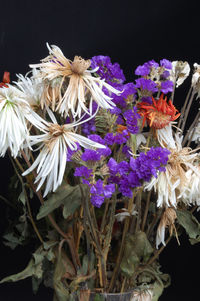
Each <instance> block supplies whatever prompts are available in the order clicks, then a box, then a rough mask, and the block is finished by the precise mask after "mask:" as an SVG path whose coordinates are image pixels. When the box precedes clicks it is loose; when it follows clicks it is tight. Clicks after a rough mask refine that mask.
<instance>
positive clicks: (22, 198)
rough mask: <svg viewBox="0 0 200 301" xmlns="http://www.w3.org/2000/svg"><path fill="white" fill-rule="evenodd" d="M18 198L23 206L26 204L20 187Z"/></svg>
mask: <svg viewBox="0 0 200 301" xmlns="http://www.w3.org/2000/svg"><path fill="white" fill-rule="evenodd" d="M18 200H19V201H21V202H22V204H23V205H24V206H25V204H26V197H25V193H24V189H22V192H21V193H20V195H19V197H18Z"/></svg>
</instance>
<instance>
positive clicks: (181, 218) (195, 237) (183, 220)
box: [176, 210, 200, 244]
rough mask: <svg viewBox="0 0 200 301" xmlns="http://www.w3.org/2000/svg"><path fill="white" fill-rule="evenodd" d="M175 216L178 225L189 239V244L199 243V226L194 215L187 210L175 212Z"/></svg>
mask: <svg viewBox="0 0 200 301" xmlns="http://www.w3.org/2000/svg"><path fill="white" fill-rule="evenodd" d="M176 214H177V220H178V222H179V224H180V225H181V226H182V227H183V228H184V229H185V231H186V232H187V234H188V236H189V238H190V243H191V244H195V243H198V242H200V224H199V222H198V220H197V219H196V218H195V217H194V215H192V213H191V212H190V211H188V210H176Z"/></svg>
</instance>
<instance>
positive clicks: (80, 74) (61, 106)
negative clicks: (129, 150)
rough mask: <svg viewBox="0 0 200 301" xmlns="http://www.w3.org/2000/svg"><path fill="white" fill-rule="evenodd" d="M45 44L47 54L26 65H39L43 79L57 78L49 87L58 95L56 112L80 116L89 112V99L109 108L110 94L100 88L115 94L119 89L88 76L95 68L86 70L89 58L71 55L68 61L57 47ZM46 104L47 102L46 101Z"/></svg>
mask: <svg viewBox="0 0 200 301" xmlns="http://www.w3.org/2000/svg"><path fill="white" fill-rule="evenodd" d="M47 47H48V49H49V53H50V54H49V56H47V57H46V58H44V59H43V60H42V63H40V64H35V65H30V67H31V68H40V71H41V73H40V77H41V78H42V79H43V80H48V81H54V83H55V80H57V85H56V84H55V85H54V87H52V90H53V91H54V94H56V95H57V96H58V97H59V101H58V103H57V107H56V110H59V113H61V114H62V115H64V116H65V117H66V116H67V115H68V113H69V111H71V113H72V115H73V117H74V118H75V117H77V116H78V117H80V116H81V114H82V112H83V111H84V112H85V113H88V114H90V115H91V114H92V102H93V101H95V102H96V103H97V104H98V106H99V107H101V108H104V109H111V108H113V107H114V106H115V104H114V103H113V102H112V98H111V97H109V96H107V95H105V93H104V92H103V91H102V89H103V88H106V89H107V90H108V91H109V92H111V93H115V94H117V95H118V94H120V93H121V92H120V91H118V90H116V89H115V88H113V87H112V86H110V85H109V84H107V83H106V82H105V81H104V80H102V79H100V78H99V77H94V76H92V73H94V72H95V71H96V70H97V68H96V69H94V70H88V68H89V67H90V64H91V62H90V60H84V59H83V58H81V57H79V56H75V57H74V60H73V61H70V60H69V59H67V58H66V57H65V56H64V54H63V53H62V51H61V50H60V48H59V47H57V46H54V45H52V46H51V47H52V48H50V47H49V45H48V44H47ZM58 87H59V93H58ZM56 89H57V90H56ZM52 93H53V92H52ZM61 95H62V96H61ZM46 105H47V106H49V104H48V103H47V104H46Z"/></svg>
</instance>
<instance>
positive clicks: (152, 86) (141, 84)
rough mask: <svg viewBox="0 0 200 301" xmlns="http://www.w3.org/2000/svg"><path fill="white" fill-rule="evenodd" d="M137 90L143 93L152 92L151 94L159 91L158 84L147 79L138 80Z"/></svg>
mask: <svg viewBox="0 0 200 301" xmlns="http://www.w3.org/2000/svg"><path fill="white" fill-rule="evenodd" d="M135 88H138V89H140V90H142V92H151V94H152V93H155V92H157V91H158V88H157V85H156V83H155V82H154V81H152V80H151V79H145V78H138V79H136V84H135ZM148 96H149V95H148Z"/></svg>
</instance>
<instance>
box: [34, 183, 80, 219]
mask: <svg viewBox="0 0 200 301" xmlns="http://www.w3.org/2000/svg"><path fill="white" fill-rule="evenodd" d="M80 185H81V186H82V188H83V189H85V185H83V184H80ZM80 185H76V186H70V185H67V184H62V185H61V186H60V187H59V188H58V189H57V190H56V192H55V193H52V194H51V195H50V197H49V198H48V200H47V201H45V202H44V204H43V205H42V206H41V207H40V210H39V213H38V215H37V219H41V218H43V217H45V216H47V215H48V214H49V213H51V212H52V211H53V210H55V209H56V208H58V207H60V205H64V210H63V216H64V218H67V217H68V216H69V215H71V214H73V213H74V211H75V210H76V209H77V208H78V207H79V206H80V204H81V197H82V196H81V190H80Z"/></svg>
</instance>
